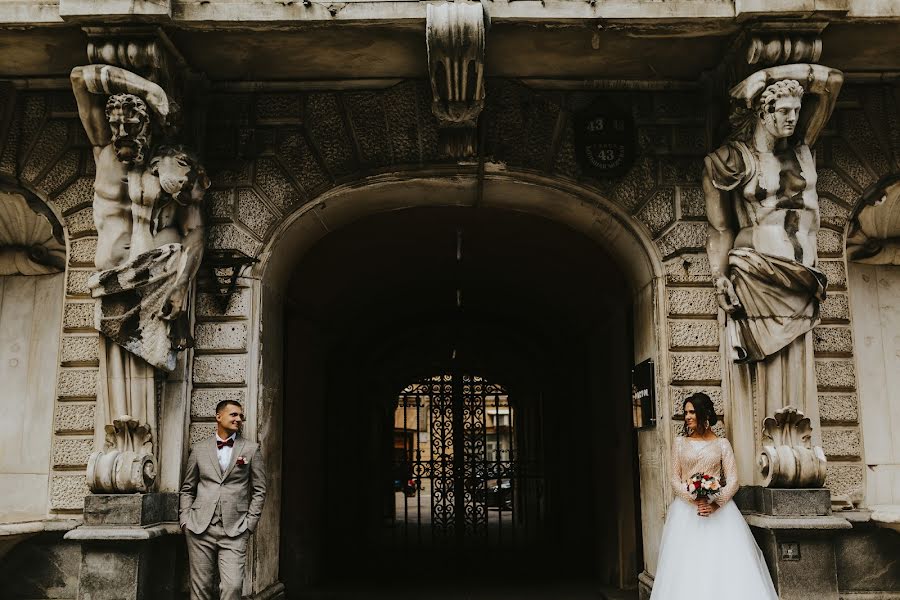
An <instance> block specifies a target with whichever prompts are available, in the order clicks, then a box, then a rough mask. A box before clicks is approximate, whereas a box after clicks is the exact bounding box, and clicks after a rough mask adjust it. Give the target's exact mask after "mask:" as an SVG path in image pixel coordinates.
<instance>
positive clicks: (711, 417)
mask: <svg viewBox="0 0 900 600" xmlns="http://www.w3.org/2000/svg"><path fill="white" fill-rule="evenodd" d="M688 402H690V403H691V404H693V405H694V414H695V415H696V416H697V426H698V427H704V428H706V427H712V426H713V425H715V424H716V423H717V422H718V421H719V417H717V416H716V407H715V406H713V401H712V399H710V397H709V396H707V395H706V394H704V393H703V392H696V393H694V394H691V395H690V396H688V397H687V398H685V399H684V402H682V404H681V410H682V411H684V410H685V409H686V408H687V405H688ZM683 432H684V435H686V436H688V435H690V434H691V432H690V430H688V426H687V422H685V424H684V427H683Z"/></svg>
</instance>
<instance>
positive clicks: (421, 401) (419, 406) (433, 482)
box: [391, 374, 542, 548]
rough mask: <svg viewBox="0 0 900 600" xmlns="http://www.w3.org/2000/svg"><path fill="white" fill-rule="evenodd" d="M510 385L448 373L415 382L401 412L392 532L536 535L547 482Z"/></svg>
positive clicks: (443, 538)
mask: <svg viewBox="0 0 900 600" xmlns="http://www.w3.org/2000/svg"><path fill="white" fill-rule="evenodd" d="M516 416H517V413H516V408H515V406H514V404H513V403H512V402H511V401H510V397H509V394H508V392H507V390H506V389H505V388H504V387H503V386H501V385H498V384H496V383H492V382H489V381H486V380H485V379H483V378H482V377H479V376H476V375H468V374H442V375H436V376H433V377H429V378H426V379H423V380H420V381H417V382H415V383H413V384H410V385H409V386H407V387H406V388H404V389H403V391H402V392H401V393H400V396H399V398H398V403H397V408H396V411H395V415H394V455H393V456H394V461H393V473H394V490H393V494H394V502H393V518H392V520H391V531H392V537H393V539H394V541H395V542H397V543H399V544H400V545H402V546H404V547H407V548H412V547H419V546H423V545H433V546H437V545H442V544H443V545H453V546H456V545H459V544H463V545H466V546H471V545H485V544H486V545H487V546H496V545H505V544H508V543H513V542H516V541H517V540H519V541H524V539H527V537H529V536H531V535H533V534H535V533H536V528H537V525H538V521H539V520H540V513H541V510H540V506H541V503H542V497H541V496H542V481H541V478H540V476H539V472H538V469H537V468H536V467H537V463H536V461H533V460H525V459H523V457H525V456H527V453H523V448H522V447H521V446H522V445H523V442H525V439H524V438H526V437H527V436H526V435H524V434H523V431H524V430H523V428H522V427H521V423H517V422H516Z"/></svg>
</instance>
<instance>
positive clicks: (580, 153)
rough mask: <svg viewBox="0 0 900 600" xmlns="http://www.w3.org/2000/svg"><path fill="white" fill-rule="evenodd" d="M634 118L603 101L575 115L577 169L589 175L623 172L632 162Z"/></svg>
mask: <svg viewBox="0 0 900 600" xmlns="http://www.w3.org/2000/svg"><path fill="white" fill-rule="evenodd" d="M634 138H635V132H634V120H633V119H632V118H631V114H629V113H628V112H625V111H622V110H619V109H615V108H613V107H610V106H608V105H607V104H606V103H603V104H600V103H597V104H593V105H591V106H590V107H589V108H587V109H585V110H583V111H581V112H580V113H578V114H577V115H576V116H575V153H576V156H577V157H578V164H579V165H580V166H581V170H582V171H584V172H585V173H586V174H587V175H590V176H592V177H617V176H619V175H623V174H624V173H625V172H626V171H628V169H629V168H630V167H631V165H632V164H633V163H634V155H635V141H634Z"/></svg>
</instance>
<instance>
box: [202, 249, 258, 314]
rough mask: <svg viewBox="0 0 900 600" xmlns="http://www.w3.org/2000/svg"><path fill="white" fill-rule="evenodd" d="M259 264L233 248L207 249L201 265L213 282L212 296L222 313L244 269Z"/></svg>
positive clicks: (256, 260) (255, 259) (254, 259)
mask: <svg viewBox="0 0 900 600" xmlns="http://www.w3.org/2000/svg"><path fill="white" fill-rule="evenodd" d="M257 262H259V259H257V258H253V257H252V256H248V255H246V254H244V253H243V252H241V251H240V250H237V249H235V248H220V249H215V250H212V249H207V250H206V252H205V253H204V255H203V265H204V266H205V267H207V268H208V269H209V272H210V275H211V278H210V280H211V281H213V282H215V292H213V293H214V295H215V296H216V297H217V298H218V299H219V302H220V304H221V307H222V311H223V312H224V311H225V309H227V308H228V303H229V302H230V300H231V296H232V295H233V294H234V292H235V289H237V280H238V277H240V276H241V273H242V272H243V271H244V269H245V268H247V267H249V266H250V265H252V264H254V263H257Z"/></svg>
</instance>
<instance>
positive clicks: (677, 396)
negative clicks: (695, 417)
mask: <svg viewBox="0 0 900 600" xmlns="http://www.w3.org/2000/svg"><path fill="white" fill-rule="evenodd" d="M696 392H703V393H704V394H706V395H707V396H709V398H710V400H712V402H713V406H714V407H715V409H716V414H717V415H724V414H725V401H724V400H723V399H722V388H720V387H711V386H704V387H697V386H691V387H670V388H669V398H670V399H671V400H672V414H673V415H678V416H682V417H683V416H684V399H685V398H687V397H688V396H690V395H692V394H694V393H696Z"/></svg>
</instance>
